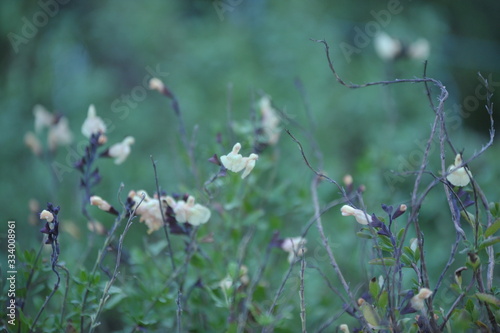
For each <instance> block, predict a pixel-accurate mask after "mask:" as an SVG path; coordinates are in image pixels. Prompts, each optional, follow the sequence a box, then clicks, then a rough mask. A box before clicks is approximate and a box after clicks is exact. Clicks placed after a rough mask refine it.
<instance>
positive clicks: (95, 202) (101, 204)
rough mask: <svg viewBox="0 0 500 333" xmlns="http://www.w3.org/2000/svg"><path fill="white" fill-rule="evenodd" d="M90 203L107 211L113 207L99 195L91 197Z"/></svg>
mask: <svg viewBox="0 0 500 333" xmlns="http://www.w3.org/2000/svg"><path fill="white" fill-rule="evenodd" d="M90 204H91V205H92V206H97V207H98V208H99V209H100V210H103V211H105V212H108V211H109V210H110V209H111V205H110V204H109V203H108V202H107V201H105V200H103V199H102V198H101V197H99V196H97V195H93V196H91V197H90Z"/></svg>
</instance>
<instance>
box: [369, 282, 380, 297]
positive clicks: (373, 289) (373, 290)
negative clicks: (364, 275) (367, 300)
mask: <svg viewBox="0 0 500 333" xmlns="http://www.w3.org/2000/svg"><path fill="white" fill-rule="evenodd" d="M368 289H369V290H370V294H371V295H372V297H373V299H377V298H378V294H379V292H380V286H379V285H378V281H377V278H375V277H374V278H372V279H371V280H370V283H369V284H368Z"/></svg>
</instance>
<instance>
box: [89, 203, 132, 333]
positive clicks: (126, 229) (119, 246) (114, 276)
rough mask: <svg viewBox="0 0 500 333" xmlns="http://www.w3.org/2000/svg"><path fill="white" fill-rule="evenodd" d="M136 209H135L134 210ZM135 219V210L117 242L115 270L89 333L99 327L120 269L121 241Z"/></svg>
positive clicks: (93, 317)
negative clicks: (102, 313) (100, 317)
mask: <svg viewBox="0 0 500 333" xmlns="http://www.w3.org/2000/svg"><path fill="white" fill-rule="evenodd" d="M136 209H137V208H136ZM134 217H135V209H134V211H133V213H132V214H130V216H129V218H128V221H127V224H126V225H125V228H124V230H123V232H122V234H121V235H120V240H119V241H118V251H117V253H116V261H115V269H114V270H113V274H112V275H111V279H110V280H109V281H108V282H107V283H106V286H105V287H104V290H103V292H102V296H101V299H100V300H99V305H98V307H97V310H96V312H95V313H94V315H93V316H91V318H92V321H91V324H90V329H89V333H92V332H94V330H95V328H96V327H97V326H99V324H100V323H99V316H100V315H101V312H102V310H103V308H104V305H105V304H106V302H107V301H108V299H109V290H110V289H111V287H112V286H113V283H114V282H115V280H116V277H117V276H118V273H119V272H118V268H119V267H120V263H121V255H122V250H123V241H124V239H125V236H126V235H127V232H128V230H129V229H130V227H131V226H132V222H133V218H134Z"/></svg>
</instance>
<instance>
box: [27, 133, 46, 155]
mask: <svg viewBox="0 0 500 333" xmlns="http://www.w3.org/2000/svg"><path fill="white" fill-rule="evenodd" d="M24 144H25V145H26V146H27V147H28V148H29V149H30V150H31V151H32V152H33V154H35V155H36V156H40V155H41V154H42V144H41V142H40V140H38V138H37V137H36V135H35V134H34V133H33V132H27V133H26V134H25V135H24Z"/></svg>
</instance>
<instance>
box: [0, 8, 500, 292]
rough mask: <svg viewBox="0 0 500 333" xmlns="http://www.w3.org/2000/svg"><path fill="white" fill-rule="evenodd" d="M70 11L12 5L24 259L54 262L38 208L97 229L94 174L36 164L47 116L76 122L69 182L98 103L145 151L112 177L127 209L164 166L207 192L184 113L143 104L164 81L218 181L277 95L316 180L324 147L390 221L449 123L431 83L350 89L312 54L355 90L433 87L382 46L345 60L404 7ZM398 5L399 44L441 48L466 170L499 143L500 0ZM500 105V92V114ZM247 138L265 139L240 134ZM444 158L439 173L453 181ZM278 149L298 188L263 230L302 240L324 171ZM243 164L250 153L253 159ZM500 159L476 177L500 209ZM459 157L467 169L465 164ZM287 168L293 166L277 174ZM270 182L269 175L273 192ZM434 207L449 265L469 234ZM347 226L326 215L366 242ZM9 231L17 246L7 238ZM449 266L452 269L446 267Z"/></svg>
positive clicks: (10, 72) (8, 34)
mask: <svg viewBox="0 0 500 333" xmlns="http://www.w3.org/2000/svg"><path fill="white" fill-rule="evenodd" d="M65 2H66V3H64V4H63V1H60V2H57V6H54V2H50V1H48V2H42V1H40V2H35V1H28V0H25V1H15V2H14V1H12V2H10V1H9V2H7V1H2V3H1V4H0V30H1V32H2V36H3V38H2V39H1V41H0V43H1V45H0V49H1V51H0V72H1V73H2V75H1V77H0V96H1V97H0V107H1V108H2V110H3V112H2V113H1V115H0V117H1V118H0V119H1V121H0V123H1V124H2V125H1V126H2V131H0V136H1V142H2V143H3V146H2V156H3V158H2V164H1V166H0V167H1V170H0V172H1V174H2V182H1V184H0V191H1V192H0V193H1V196H2V198H3V206H4V214H3V216H4V220H5V221H6V220H7V219H14V220H16V221H17V223H18V228H20V230H21V233H20V234H18V238H17V241H18V246H19V247H20V248H31V247H37V244H38V242H37V239H39V237H40V235H39V233H38V232H37V229H33V227H29V226H28V223H27V220H28V217H29V214H30V213H29V209H28V202H29V200H30V199H32V198H34V199H36V200H38V201H39V202H40V203H41V205H42V208H43V205H44V203H45V202H48V201H51V202H54V203H57V204H58V205H61V206H62V211H61V214H62V218H63V219H67V220H72V221H73V222H74V223H75V224H76V225H81V226H82V227H81V229H82V234H84V230H85V223H86V221H85V220H84V219H83V217H82V216H81V214H80V213H79V212H80V209H81V207H80V195H81V194H80V191H79V188H78V182H79V174H78V172H77V171H75V170H70V169H69V168H65V170H66V171H67V172H64V173H63V174H62V177H61V178H60V179H56V180H54V178H52V176H51V171H50V168H49V167H48V166H47V163H46V161H45V162H44V161H43V159H39V158H36V157H35V156H33V155H32V154H31V152H30V151H29V149H28V148H27V147H26V146H25V145H24V143H23V136H24V133H26V132H27V131H33V114H32V110H33V106H34V105H35V104H41V105H44V106H45V107H46V108H47V109H49V110H52V111H54V112H60V113H62V114H64V115H65V116H67V117H68V118H69V123H70V127H71V129H72V130H73V133H74V137H75V140H74V143H73V144H72V145H71V147H70V148H64V147H61V148H59V149H58V151H57V154H56V156H54V161H56V162H58V163H61V164H62V165H64V166H66V167H69V166H70V164H71V163H72V162H73V161H74V160H75V155H74V154H73V153H72V152H75V151H76V152H78V151H81V147H83V146H84V145H85V143H86V140H85V138H84V137H83V136H82V135H81V132H80V128H81V124H82V122H83V120H84V119H85V117H86V113H87V109H88V106H89V105H90V104H95V106H96V109H97V114H98V115H99V116H101V117H102V118H104V119H106V120H107V122H108V123H109V125H110V126H109V127H110V131H109V135H108V138H109V141H110V143H114V142H117V141H121V140H122V139H123V138H124V137H125V136H127V135H133V136H134V137H135V140H136V143H135V145H134V146H132V154H131V155H130V156H129V159H128V160H127V161H126V162H125V163H124V164H122V165H120V166H115V165H114V164H113V163H112V162H111V161H101V162H99V168H100V170H101V174H102V176H103V181H102V183H101V184H100V185H99V186H98V187H96V189H95V192H96V194H98V195H100V196H102V197H104V198H110V201H113V202H114V203H116V200H114V199H112V198H115V197H116V192H117V190H118V187H119V184H120V183H121V182H123V183H124V184H125V191H128V190H130V189H146V190H148V191H149V192H150V193H152V192H154V177H153V169H152V166H151V160H150V155H153V156H154V158H155V159H156V160H157V161H158V167H159V171H160V174H159V180H160V183H161V184H162V187H163V188H164V189H165V190H167V191H169V192H172V191H177V192H183V191H191V192H194V191H196V190H199V188H197V185H196V182H195V181H194V179H193V177H192V176H191V175H190V173H189V168H187V167H186V162H187V159H186V156H185V154H184V153H183V147H182V145H181V144H180V138H179V135H178V124H177V119H176V118H175V116H174V113H173V112H172V110H171V108H170V103H169V101H168V100H167V99H165V98H164V97H163V96H161V95H159V94H158V93H157V92H155V91H151V90H147V89H143V88H144V87H146V86H147V84H145V82H147V81H148V80H149V78H150V77H151V73H152V72H156V74H155V75H156V76H158V77H160V78H161V79H162V80H163V81H164V82H165V84H166V85H167V86H168V87H169V88H170V89H171V90H172V91H173V92H174V94H175V95H176V96H177V98H178V100H179V103H180V106H181V110H182V114H183V117H184V122H185V124H186V128H187V130H188V133H189V135H191V134H192V133H193V128H194V127H195V126H198V127H197V131H196V133H197V134H196V138H195V141H196V150H195V151H196V156H195V157H196V160H197V162H198V164H199V166H200V173H201V178H202V179H203V180H205V179H208V178H209V177H210V176H211V175H212V174H213V173H214V172H216V168H215V167H214V166H213V165H211V164H209V163H206V162H205V161H206V159H207V158H208V157H210V156H211V155H213V154H214V153H217V154H219V155H221V154H224V153H227V152H229V150H230V148H231V147H232V144H233V143H234V142H232V141H230V139H229V134H228V130H227V128H228V125H227V121H228V119H227V113H228V112H227V105H228V100H230V102H229V104H230V105H231V118H232V120H233V121H234V122H236V123H239V124H242V125H241V126H243V125H244V124H247V125H248V124H249V121H250V117H251V110H252V107H253V105H254V103H255V101H256V100H257V99H258V98H259V96H260V95H259V94H260V93H262V92H265V93H266V94H269V95H271V96H272V99H273V103H274V105H275V106H276V107H277V108H279V109H280V110H283V111H285V112H286V114H287V115H288V116H289V117H290V118H291V119H292V120H293V122H291V123H288V124H285V123H283V124H282V126H283V127H287V128H289V129H290V130H291V131H292V133H294V135H296V136H297V138H298V139H299V140H301V141H303V143H304V146H305V149H306V153H307V154H308V156H309V157H310V158H311V163H312V164H313V165H314V166H317V163H318V162H317V161H316V160H315V159H314V155H313V152H312V148H311V144H310V142H309V140H308V135H307V133H309V134H312V136H313V137H314V139H315V140H316V141H317V142H318V144H319V147H320V149H321V151H322V152H323V155H324V165H323V170H324V171H325V172H326V173H327V174H328V175H329V176H330V177H332V178H334V179H336V180H341V178H342V177H343V175H345V174H347V173H350V174H352V175H353V177H354V179H355V183H356V184H357V185H360V184H364V185H365V186H366V192H365V203H366V204H367V206H368V210H369V211H370V212H375V213H377V214H380V215H382V213H383V212H382V211H381V209H380V204H381V203H386V204H394V205H397V204H399V203H403V202H407V201H408V200H409V198H410V195H409V193H410V191H411V189H412V184H413V178H412V177H405V178H403V179H402V180H401V181H398V182H396V183H394V182H392V181H391V179H393V178H391V176H390V173H389V171H390V170H396V171H401V170H403V171H408V168H406V165H408V163H407V161H410V167H411V169H416V167H417V164H415V163H414V162H411V161H412V159H414V158H415V157H417V158H418V156H420V155H419V154H420V153H419V152H420V151H421V148H420V146H421V143H422V142H425V140H426V138H427V137H428V134H429V129H430V124H431V123H432V121H433V113H432V110H431V109H430V108H429V106H428V105H429V103H428V100H427V98H426V96H425V91H424V88H423V86H422V85H416V84H407V85H393V86H377V87H371V88H366V89H362V90H349V89H347V88H346V87H342V86H341V85H339V84H338V83H337V82H336V81H335V79H334V77H333V76H332V74H331V72H330V70H329V68H328V63H327V61H326V58H325V54H324V48H323V46H322V45H321V44H318V43H315V42H313V41H311V40H310V39H311V38H312V39H325V40H326V41H327V42H328V43H329V45H330V49H331V54H332V58H333V61H334V63H335V65H336V68H337V70H338V72H339V74H340V75H341V76H342V77H343V78H344V80H345V81H347V82H354V83H363V82H368V81H378V80H386V79H387V80H389V79H395V78H413V77H421V76H422V73H423V62H422V61H421V60H415V59H406V58H404V59H398V60H397V61H395V62H393V63H388V62H386V61H384V60H382V59H380V58H379V57H378V56H377V54H376V52H375V51H374V47H373V38H372V37H369V38H368V39H367V41H366V45H363V46H362V47H358V49H359V52H357V53H354V54H352V55H351V56H350V57H346V56H345V54H344V53H343V51H342V48H341V46H342V45H345V44H349V45H354V46H355V45H356V40H358V39H359V38H360V37H359V31H360V30H361V31H364V30H365V28H366V27H367V26H369V24H371V23H373V22H376V20H375V16H374V14H373V13H380V12H381V11H387V10H388V6H391V3H392V4H394V2H393V1H389V2H388V1H358V2H349V1H337V2H333V1H315V2H305V1H295V0H293V1H286V2H279V1H263V0H256V1H249V0H247V1H245V0H241V1H229V0H228V1H226V2H220V1H201V0H198V1H160V0H156V1H147V2H138V1H117V0H115V1H106V2H102V1H95V0H91V1H65ZM43 3H51V4H52V5H50V6H49V7H47V6H45V5H41V4H43ZM220 6H222V7H220ZM43 7H45V8H46V9H45V11H47V10H48V11H49V13H51V14H53V15H45V17H46V18H47V20H46V21H44V19H43V15H42V14H40V12H42V13H43V12H44V9H43ZM398 8H400V9H401V10H400V11H399V13H398V14H393V15H390V17H389V21H388V23H387V25H386V26H385V27H384V28H383V29H382V30H383V31H385V32H387V33H388V34H389V35H391V36H394V37H397V38H399V39H401V40H402V41H403V43H405V44H410V43H412V42H414V41H415V40H417V39H418V38H425V39H427V40H428V41H429V42H430V46H431V48H430V56H429V57H428V61H429V63H428V69H427V72H428V76H430V77H434V78H436V79H438V80H441V81H442V82H443V84H444V85H445V86H446V87H447V89H448V90H449V93H450V97H449V100H448V101H447V104H446V105H447V107H446V109H447V112H448V114H449V116H450V128H451V129H450V133H449V134H450V136H451V138H452V140H453V141H454V142H455V144H456V146H457V148H459V149H462V148H463V149H465V157H466V158H467V156H470V154H472V153H473V152H474V151H476V150H478V149H479V148H480V147H481V146H482V145H483V144H485V143H486V142H487V140H488V126H489V125H488V118H487V115H486V112H485V111H484V102H485V101H484V97H481V96H477V92H476V89H477V87H478V85H479V81H478V79H477V73H478V72H481V73H482V74H483V76H485V77H488V78H490V79H492V81H493V83H492V87H493V88H494V89H497V88H498V87H500V83H499V82H500V62H499V61H498V60H499V58H500V20H498V13H499V12H500V3H499V2H498V1H493V0H490V1H483V2H481V3H472V2H448V1H418V2H417V1H401V2H400V3H399V7H398ZM37 20H38V21H37ZM27 22H28V23H27ZM33 23H37V25H38V27H36V26H35V31H33V29H31V30H30V28H29V27H28V26H29V25H30V24H31V25H33ZM382 30H381V31H382ZM343 43H344V44H343ZM358 46H359V45H358ZM296 80H300V81H301V83H302V85H303V87H304V91H305V94H306V96H307V104H308V105H309V107H310V112H311V114H312V117H308V116H307V113H306V111H305V107H304V100H303V99H302V98H301V93H300V91H299V90H298V89H297V87H296V84H295V82H296ZM141 87H142V88H141ZM483 91H484V90H482V91H481V93H483ZM434 92H436V91H434ZM435 96H436V95H435ZM435 96H434V97H435ZM127 99H129V101H130V103H129V104H127V102H126V100H127ZM498 101H500V99H499V97H498V94H497V95H495V96H494V102H498ZM467 102H470V103H472V104H470V105H468V106H467V107H468V108H470V112H467V115H468V116H467V117H466V118H465V117H462V116H460V112H459V111H458V110H459V108H458V106H463V105H464V103H467ZM476 102H477V104H476ZM496 104H497V105H498V104H499V103H496ZM496 119H497V120H498V117H496ZM497 123H498V121H497ZM297 124H300V125H301V127H302V129H301V128H299V127H298V126H297ZM217 133H221V134H222V140H223V141H222V146H223V147H224V148H221V146H220V145H218V144H217V142H216V134H217ZM236 138H237V139H238V141H241V142H242V143H243V142H246V143H247V144H248V142H249V141H248V139H249V138H248V137H247V136H243V135H242V136H238V133H236ZM435 148H436V149H434V153H433V154H432V155H431V164H430V166H429V167H430V168H431V169H433V170H435V171H436V172H437V170H439V158H438V157H439V156H438V154H437V147H435ZM272 149H273V152H272V153H270V152H268V153H267V154H268V159H267V160H266V159H263V160H262V163H264V165H267V166H268V168H269V169H272V170H273V172H274V173H275V175H276V179H275V182H274V183H273V186H274V185H276V186H277V185H280V186H281V187H280V188H279V189H278V190H276V193H278V194H277V195H280V196H282V195H285V197H284V198H283V197H282V198H278V199H277V198H275V197H273V196H272V193H273V192H272V191H269V193H270V194H269V198H267V200H266V201H265V202H262V203H261V205H262V209H263V210H264V211H266V213H267V214H266V215H264V219H263V220H259V223H263V224H265V223H266V221H270V220H272V221H275V222H273V224H272V226H273V228H274V227H278V228H280V229H281V230H282V233H283V234H284V235H287V236H295V235H297V234H298V233H299V232H300V227H301V226H302V225H303V224H304V220H305V219H307V218H308V217H310V216H311V215H312V207H311V201H310V194H309V186H310V179H311V177H312V174H311V172H310V170H308V169H307V167H306V166H305V164H304V163H303V161H302V158H301V156H300V153H299V151H298V150H297V149H296V145H295V144H294V143H293V142H292V140H291V139H290V138H289V137H288V136H287V135H286V134H284V133H283V134H282V136H281V139H280V141H279V143H278V145H277V146H276V147H274V148H272ZM243 150H244V152H243V153H244V154H246V153H249V152H250V147H248V145H247V146H246V147H245V146H244V148H243ZM276 156H279V157H280V158H279V159H277V158H276ZM498 156H499V149H498V147H496V146H494V147H493V148H492V149H490V150H489V151H487V152H486V153H485V155H484V156H483V158H481V159H479V160H478V161H476V162H474V163H472V164H471V169H472V172H473V174H474V175H476V178H477V181H478V182H479V183H480V184H485V190H486V194H487V196H488V197H489V198H490V199H491V200H495V201H498V197H499V195H500V190H499V187H498V186H495V181H497V180H498V179H499V176H500V172H499V168H498V166H499V162H498ZM448 158H449V164H451V163H452V161H453V158H454V156H453V154H452V153H451V152H450V154H449V156H448ZM275 160H276V161H278V162H276V164H275V165H273V163H274V162H273V161H275ZM405 161H406V162H405ZM266 163H267V164H266ZM271 166H272V167H271ZM258 169H259V166H257V167H256V171H257V172H256V176H255V177H261V176H262V177H264V176H263V175H262V174H259V171H258ZM398 179H399V178H398ZM426 180H429V179H426ZM277 187H278V186H277ZM337 192H338V191H337V190H336V189H335V188H334V187H332V186H330V185H327V184H326V183H325V184H323V185H322V186H321V196H322V197H321V202H322V204H325V203H327V202H329V201H331V200H333V199H335V198H338V197H339V195H338V193H337ZM432 195H433V193H431V196H430V197H429V198H430V199H429V200H428V201H426V206H425V208H424V209H423V211H422V214H421V221H425V222H423V224H424V227H425V230H424V231H425V232H426V233H427V235H428V237H430V238H429V242H435V243H436V247H437V251H438V252H437V253H441V252H440V251H442V253H443V260H445V258H446V256H447V254H448V251H449V247H450V244H451V243H445V242H442V244H441V243H440V242H438V240H439V239H441V238H442V237H443V236H448V235H449V236H450V237H451V238H450V242H452V241H453V233H454V230H453V228H452V226H451V224H450V222H449V219H448V214H447V213H446V212H447V211H448V208H447V204H446V201H445V199H444V197H443V196H442V195H439V196H436V198H437V199H436V200H434V197H433V196H432ZM288 196H289V197H290V201H288V200H287V199H288ZM275 204H276V206H274V205H275ZM96 215H99V214H98V213H97V214H96ZM339 216H340V214H338V211H337V209H336V208H335V209H334V210H333V211H332V212H329V213H328V214H327V215H326V216H325V223H326V227H325V228H326V229H327V232H328V234H329V235H330V236H331V241H332V243H334V244H337V246H341V245H345V244H349V242H351V241H352V238H354V235H353V229H355V228H357V226H353V225H352V224H348V223H344V222H343V220H342V219H341V218H340V217H339ZM103 221H106V220H105V218H103ZM442 221H446V223H442ZM103 223H108V222H103ZM109 223H110V221H109ZM109 223H108V224H109ZM139 227H141V228H142V227H143V226H139ZM264 229H269V232H270V231H271V230H272V228H271V227H269V228H264ZM144 230H145V227H144ZM1 232H2V239H1V241H2V243H3V240H4V238H3V237H4V234H3V233H4V229H2V231H1ZM313 233H315V231H313ZM82 237H84V236H82ZM141 237H142V235H141ZM315 237H317V235H316V234H313V235H312V236H311V239H310V242H311V243H312V244H319V241H317V240H316V238H315ZM64 242H65V241H63V245H64ZM66 242H68V241H66ZM83 243H85V242H82V244H83ZM349 259H350V258H340V261H341V264H343V265H345V267H346V268H347V269H353V270H354V271H355V266H356V265H357V262H356V263H353V262H352V260H349ZM66 260H67V259H66ZM360 260H361V259H360ZM349 261H350V262H349ZM439 265H442V262H438V263H436V266H439ZM353 279H354V280H356V279H357V278H356V277H353ZM359 280H363V279H362V278H359ZM355 282H360V281H355Z"/></svg>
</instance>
